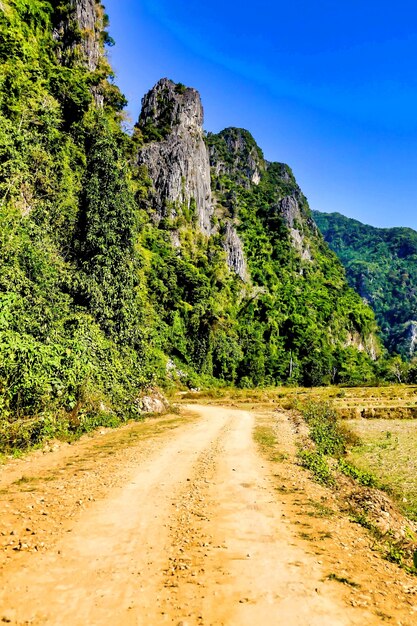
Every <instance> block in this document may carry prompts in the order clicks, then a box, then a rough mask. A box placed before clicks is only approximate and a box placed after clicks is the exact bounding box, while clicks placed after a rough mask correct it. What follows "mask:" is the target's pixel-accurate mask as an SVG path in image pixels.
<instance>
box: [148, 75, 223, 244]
mask: <svg viewBox="0 0 417 626" xmlns="http://www.w3.org/2000/svg"><path fill="white" fill-rule="evenodd" d="M202 124H203V107H202V105H201V99H200V95H199V93H198V92H197V91H196V90H195V89H190V88H187V87H185V85H183V84H182V83H174V82H173V81H171V80H169V79H167V78H163V79H161V80H160V81H159V82H158V83H157V84H156V85H155V87H154V88H153V89H151V90H150V91H149V92H148V93H147V94H146V96H145V97H144V98H143V100H142V112H141V114H140V117H139V121H138V124H137V128H138V130H139V131H140V133H141V135H142V138H143V142H144V145H143V146H142V147H141V148H140V149H139V152H138V164H139V165H145V166H146V168H147V171H148V174H149V177H150V179H151V180H152V182H153V187H154V194H153V198H152V207H151V209H152V213H153V217H154V219H155V221H157V222H159V221H160V220H161V219H163V218H166V219H169V220H174V221H175V220H177V221H178V222H179V221H180V219H182V220H184V219H185V220H186V221H189V222H190V221H191V222H192V221H194V220H195V222H196V224H197V225H198V227H199V229H200V230H201V231H202V232H203V233H204V234H206V235H210V234H211V230H212V227H211V216H212V214H213V207H212V198H211V186H210V162H209V155H208V150H207V146H206V143H205V141H204V133H203V126H202Z"/></svg>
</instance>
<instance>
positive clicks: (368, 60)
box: [105, 0, 417, 229]
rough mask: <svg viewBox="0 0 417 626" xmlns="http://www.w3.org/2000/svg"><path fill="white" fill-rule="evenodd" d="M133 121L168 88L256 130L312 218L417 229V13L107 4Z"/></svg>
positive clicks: (370, 8) (108, 0) (279, 4)
mask: <svg viewBox="0 0 417 626" xmlns="http://www.w3.org/2000/svg"><path fill="white" fill-rule="evenodd" d="M105 6H106V9H107V12H108V14H109V16H110V34H111V35H112V36H113V38H114V39H115V40H116V46H115V47H114V48H112V49H111V50H110V53H109V54H110V58H111V61H112V64H113V67H114V69H115V71H116V75H117V84H118V85H119V86H120V87H121V89H122V91H123V92H124V93H125V95H126V97H127V98H128V100H129V106H128V112H129V114H130V117H131V121H132V123H134V122H135V121H136V119H137V117H138V114H139V110H140V100H141V98H142V96H143V95H144V93H145V92H146V91H148V90H149V89H150V88H151V87H152V86H153V85H154V84H155V83H156V82H157V81H158V80H159V78H162V77H165V76H166V77H168V78H172V79H173V80H175V81H177V82H182V83H185V84H186V85H188V86H191V87H195V88H196V89H198V90H199V91H200V93H201V96H202V100H203V105H204V110H205V128H206V130H210V131H214V132H216V131H219V130H221V129H222V128H225V127H227V126H239V127H243V128H247V129H248V130H249V131H251V133H252V134H253V135H254V137H255V139H256V140H257V142H258V144H259V145H260V146H261V148H262V149H263V151H264V154H265V157H266V158H267V159H269V160H274V161H283V162H286V163H288V164H289V165H290V166H291V167H292V169H293V171H294V174H295V176H296V178H297V180H298V182H299V184H300V186H301V187H302V189H303V191H304V193H305V194H306V196H307V198H308V200H309V202H310V206H311V208H312V209H318V210H321V211H329V212H330V211H339V212H340V213H343V214H345V215H347V216H349V217H354V218H356V219H359V220H361V221H363V222H366V223H369V224H373V225H375V226H411V227H412V228H416V229H417V3H416V2H415V0H414V2H408V1H403V0H398V1H397V2H396V3H393V2H392V1H390V2H387V1H386V0H379V1H378V2H377V1H374V0H366V2H365V1H364V0H361V1H358V0H349V1H345V0H339V1H338V2H337V1H334V2H331V1H328V0H316V2H311V0H309V1H307V0H292V1H291V2H288V0H286V1H285V2H284V1H281V0H276V1H275V2H274V1H273V0H257V2H256V3H254V2H253V1H251V2H249V1H247V0H240V1H239V2H237V1H236V0H229V1H228V2H227V1H225V0H205V1H204V2H203V1H200V2H199V1H198V0H194V2H187V1H185V0H139V1H138V0H105Z"/></svg>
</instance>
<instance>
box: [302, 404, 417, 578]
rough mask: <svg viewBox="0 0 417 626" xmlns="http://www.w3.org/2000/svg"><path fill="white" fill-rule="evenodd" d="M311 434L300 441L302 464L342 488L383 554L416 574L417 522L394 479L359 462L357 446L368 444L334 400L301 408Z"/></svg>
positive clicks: (328, 484)
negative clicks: (410, 516) (404, 508)
mask: <svg viewBox="0 0 417 626" xmlns="http://www.w3.org/2000/svg"><path fill="white" fill-rule="evenodd" d="M301 415H302V416H303V418H304V420H305V422H306V424H307V426H308V432H309V436H308V438H307V439H304V440H303V441H302V442H301V443H300V444H299V450H298V458H299V462H300V464H301V465H302V466H303V467H305V468H306V469H308V470H310V471H311V473H312V475H313V477H314V479H315V480H316V481H317V482H319V483H321V484H322V485H325V486H326V487H328V488H330V489H332V490H334V491H336V492H338V496H339V498H340V499H341V500H343V501H344V504H345V509H346V511H347V512H348V513H349V515H350V517H351V519H352V521H354V522H356V523H358V524H360V525H361V526H363V527H365V528H366V529H367V530H368V531H369V532H370V533H371V535H372V537H373V538H374V540H375V543H376V545H377V546H378V549H379V550H380V551H381V553H382V555H383V556H384V558H386V559H387V560H389V561H391V562H394V563H397V564H398V565H400V566H402V567H404V569H406V570H407V571H408V572H409V573H412V574H417V536H416V532H415V531H416V526H415V525H414V524H413V523H412V521H410V520H409V519H407V517H405V516H404V515H403V514H402V512H401V506H400V503H399V502H398V499H397V502H395V500H396V498H395V495H396V494H395V492H394V491H393V490H392V488H391V487H390V482H389V481H385V480H383V478H385V479H386V478H389V477H387V475H385V476H384V475H383V473H382V475H381V472H378V468H377V467H376V466H374V467H373V468H372V469H373V470H374V471H370V466H369V465H368V466H367V465H366V464H362V466H361V465H357V464H356V463H354V462H353V461H354V459H355V455H354V454H352V452H351V451H352V450H358V449H360V448H361V447H362V446H363V444H362V442H361V440H360V438H359V436H358V434H356V433H355V432H354V431H353V430H351V429H350V428H349V427H348V426H347V425H346V424H345V423H343V422H341V420H339V419H338V417H337V414H336V411H335V410H334V408H333V407H332V406H331V404H329V403H317V402H315V403H308V404H306V405H305V406H304V407H301Z"/></svg>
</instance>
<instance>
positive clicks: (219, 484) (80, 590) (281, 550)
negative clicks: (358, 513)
mask: <svg viewBox="0 0 417 626" xmlns="http://www.w3.org/2000/svg"><path fill="white" fill-rule="evenodd" d="M255 423H257V424H258V426H259V425H260V426H262V425H264V426H265V425H267V426H268V427H271V426H272V427H273V428H274V429H275V433H276V436H277V439H278V442H279V451H280V456H279V460H278V461H277V460H275V461H271V460H270V459H269V458H268V454H266V455H265V454H264V455H263V456H262V455H261V453H260V451H259V450H258V447H257V445H256V443H255V442H254V439H253V429H254V425H255ZM295 437H296V433H295V432H294V426H293V425H292V423H291V422H290V420H289V419H288V415H287V414H286V413H285V412H275V413H272V412H269V413H268V412H265V413H264V414H258V415H257V414H255V413H254V412H249V411H243V410H238V409H231V408H225V407H210V406H193V407H188V409H185V410H183V415H182V416H181V417H180V418H179V417H178V416H171V417H170V416H168V417H165V418H159V419H155V420H147V421H146V422H145V423H142V424H131V425H129V426H126V427H124V428H122V429H120V430H118V431H102V432H101V433H100V432H99V433H96V434H95V435H94V436H92V437H87V438H84V439H83V440H82V441H80V442H77V443H75V444H72V445H68V444H56V445H55V446H50V447H49V448H46V449H44V450H43V451H37V452H34V453H31V454H30V455H28V456H26V457H25V458H24V459H18V460H12V461H10V462H9V463H7V464H6V465H5V466H3V469H2V476H1V478H0V490H1V491H0V498H1V500H0V510H1V527H0V530H1V537H0V621H1V620H2V621H3V622H4V623H11V624H15V625H16V624H19V625H20V624H32V625H38V624H52V625H59V624H65V625H68V626H78V625H79V626H81V625H83V626H85V625H93V626H101V625H123V626H125V625H126V626H129V625H132V626H133V625H135V626H140V625H143V626H145V625H146V626H154V625H155V626H159V625H163V624H175V625H176V626H195V625H204V626H209V625H212V626H221V625H227V626H246V625H248V626H249V625H253V624H255V623H256V624H258V625H259V626H264V625H265V626H269V625H276V624H277V625H278V624H279V625H289V626H301V625H302V626H315V625H320V626H339V625H340V626H342V625H343V626H344V625H358V626H366V625H370V626H372V625H373V624H382V623H390V624H398V625H401V624H402V625H403V626H406V625H407V626H411V625H412V624H416V623H417V614H416V613H417V607H416V602H415V599H416V595H415V594H416V593H417V579H416V578H413V577H411V576H408V575H407V574H405V573H404V572H403V571H401V570H400V569H398V568H397V567H396V566H395V565H393V564H390V563H387V562H386V561H383V560H382V559H381V557H380V555H379V554H378V553H377V552H376V551H374V550H373V546H372V539H371V538H370V537H369V536H368V535H367V533H366V531H365V530H364V529H362V528H361V527H359V526H358V525H356V524H353V523H351V522H350V521H349V519H348V518H347V517H346V516H345V515H343V514H341V513H340V510H339V508H338V504H337V494H334V493H332V492H330V491H328V490H326V489H324V488H322V487H320V486H318V485H317V484H315V483H313V482H312V481H311V480H310V477H309V474H308V472H306V471H305V470H303V469H302V468H300V467H299V466H298V465H297V464H296V461H295V456H294V453H295V443H294V442H295ZM269 456H270V455H269ZM415 611H416V613H415Z"/></svg>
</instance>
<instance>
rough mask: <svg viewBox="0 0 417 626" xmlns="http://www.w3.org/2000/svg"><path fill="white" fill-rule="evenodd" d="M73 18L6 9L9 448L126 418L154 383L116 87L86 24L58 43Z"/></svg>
mask: <svg viewBox="0 0 417 626" xmlns="http://www.w3.org/2000/svg"><path fill="white" fill-rule="evenodd" d="M57 5H58V6H57ZM98 8H99V7H98ZM63 16H67V17H68V19H69V24H70V25H72V24H73V22H71V19H70V16H71V9H70V7H69V3H62V2H61V3H57V4H56V3H50V2H45V1H40V0H25V1H23V0H14V1H10V2H7V3H6V2H3V3H2V7H1V10H0V30H1V37H0V155H1V156H0V158H1V163H2V167H1V171H0V239H1V241H0V302H1V308H0V410H1V417H2V422H1V424H2V426H1V428H0V446H1V447H7V446H12V445H29V444H32V443H36V441H39V440H42V438H43V437H44V436H45V434H48V435H51V434H53V433H54V432H67V431H68V430H72V431H74V432H75V431H81V432H82V431H83V430H87V429H88V428H90V427H92V426H96V425H98V424H100V423H101V421H103V422H105V423H111V422H117V421H118V420H120V419H125V418H126V417H127V416H128V415H130V414H132V412H133V413H134V412H135V408H136V404H135V401H136V397H137V393H138V390H139V389H140V388H141V386H142V385H143V384H144V382H145V381H146V380H148V379H149V374H148V373H147V370H146V364H145V363H144V358H143V349H142V347H141V341H140V337H139V332H138V330H137V325H138V323H139V320H140V319H141V318H140V314H139V315H136V314H135V316H134V319H135V322H134V323H133V324H132V323H131V322H130V321H129V322H128V321H127V320H128V318H129V315H130V312H131V311H132V308H133V306H135V309H136V310H137V311H140V310H141V307H140V306H136V302H133V301H134V300H135V288H136V286H137V284H138V280H139V277H138V276H137V275H136V274H135V268H134V260H133V245H134V229H135V219H134V209H133V205H132V198H133V195H132V194H133V192H132V191H131V190H130V186H131V183H130V181H129V177H128V175H127V172H126V171H125V160H123V158H122V150H123V149H124V143H125V140H124V138H123V135H122V133H121V131H120V130H119V123H118V121H117V110H118V105H115V104H114V101H115V100H117V98H116V92H115V89H114V87H113V86H112V85H110V83H106V82H105V77H106V76H107V75H108V74H109V67H108V65H107V63H106V61H105V58H104V57H103V60H102V62H101V66H99V67H98V69H97V70H96V71H95V72H91V71H89V70H88V69H87V67H86V65H85V64H84V63H83V62H82V57H81V56H80V51H79V50H78V57H77V54H76V52H77V45H78V43H79V41H80V34H79V33H77V32H76V29H75V28H74V29H73V31H71V28H70V29H68V31H67V33H66V36H67V41H66V44H65V46H64V45H63V43H62V42H57V41H56V40H54V38H53V36H52V33H53V26H56V24H57V23H58V22H59V20H61V19H62V18H63ZM58 53H59V54H58ZM72 57H76V58H75V60H74V59H73V58H72ZM59 59H60V60H59ZM63 60H65V62H63ZM99 85H101V87H100V89H101V94H102V96H103V97H104V108H103V109H102V110H101V112H99V111H97V110H95V105H94V99H93V96H92V91H93V89H98V88H99ZM107 89H108V92H109V94H111V98H107V97H106V95H105V94H106V90H107ZM121 99H122V98H120V97H119V101H120V100H121ZM110 100H111V102H110ZM104 211H105V212H106V218H105V220H103V213H104ZM110 216H111V219H110ZM115 274H119V275H120V277H121V279H122V280H121V281H120V283H119V284H117V285H116V284H115V283H114V281H113V280H112V277H114V275H115ZM135 324H136V325H135ZM139 346H140V349H138V347H139ZM100 415H101V417H100Z"/></svg>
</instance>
